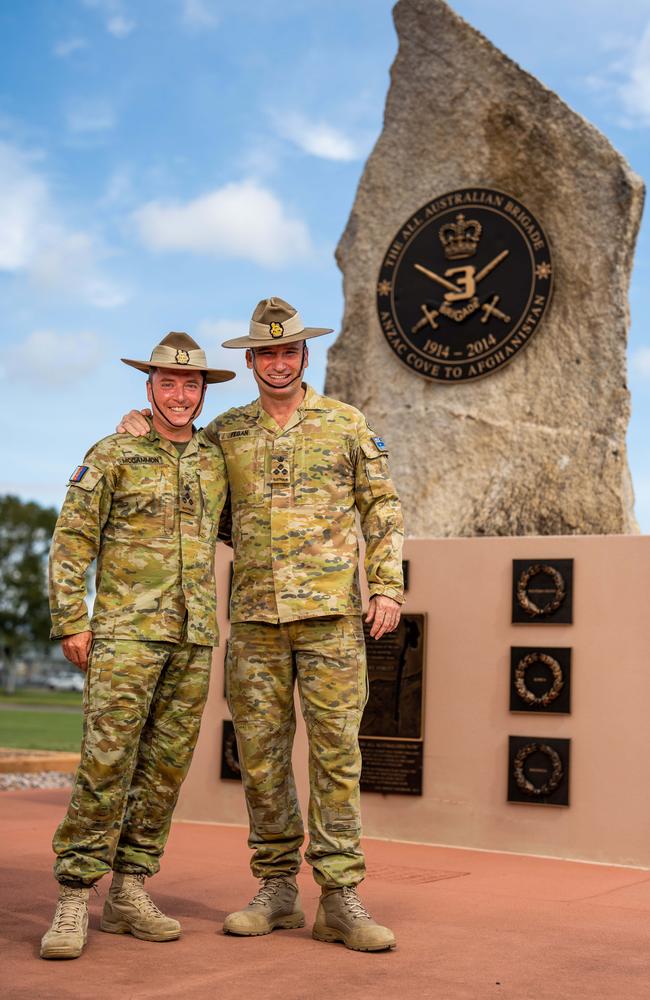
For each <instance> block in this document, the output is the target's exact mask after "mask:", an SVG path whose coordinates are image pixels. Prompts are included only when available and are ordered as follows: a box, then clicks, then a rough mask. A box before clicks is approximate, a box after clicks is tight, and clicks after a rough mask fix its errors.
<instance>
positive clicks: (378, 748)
mask: <svg viewBox="0 0 650 1000" xmlns="http://www.w3.org/2000/svg"><path fill="white" fill-rule="evenodd" d="M380 641H381V640H380ZM359 746H360V747H361V756H362V758H363V768H362V771H361V791H362V792H383V793H384V794H388V793H390V794H391V795H422V753H423V745H422V740H382V739H378V738H377V737H375V738H372V739H364V738H363V737H361V738H360V739H359Z"/></svg>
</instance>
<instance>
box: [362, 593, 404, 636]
mask: <svg viewBox="0 0 650 1000" xmlns="http://www.w3.org/2000/svg"><path fill="white" fill-rule="evenodd" d="M401 613H402V606H401V604H398V603H397V601H394V600H393V599H392V597H384V596H383V594H377V596H376V597H371V598H370V602H369V604H368V614H367V615H366V621H367V622H372V628H371V629H370V635H371V636H372V638H373V639H381V637H382V635H386V633H387V632H394V631H395V629H396V628H397V626H398V625H399V619H400V615H401Z"/></svg>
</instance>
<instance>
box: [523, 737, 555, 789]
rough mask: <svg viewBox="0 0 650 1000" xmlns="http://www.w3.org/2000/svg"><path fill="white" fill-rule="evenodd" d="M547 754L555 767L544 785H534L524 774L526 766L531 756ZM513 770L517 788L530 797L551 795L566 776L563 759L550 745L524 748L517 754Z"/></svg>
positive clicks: (531, 745) (528, 745)
mask: <svg viewBox="0 0 650 1000" xmlns="http://www.w3.org/2000/svg"><path fill="white" fill-rule="evenodd" d="M537 752H539V753H543V754H545V755H546V756H547V757H548V758H549V760H550V762H551V765H552V767H553V770H552V772H551V776H550V778H549V779H548V780H547V781H545V782H544V784H543V785H539V787H538V786H537V785H534V784H533V783H532V781H530V780H529V779H528V778H527V777H526V774H525V772H524V765H525V763H526V761H527V760H528V758H529V757H530V756H531V754H534V753H537ZM513 770H514V775H515V781H516V782H517V786H518V787H519V788H520V789H521V790H522V792H526V793H527V794H528V795H534V796H541V795H550V794H551V792H554V791H555V789H556V788H557V787H558V785H559V784H560V782H561V781H562V778H563V776H564V768H563V767H562V759H561V757H560V755H559V753H558V752H557V750H554V749H553V747H550V746H549V745H548V743H528V744H526V746H525V747H522V748H521V749H520V750H518V751H517V753H516V754H515V759H514V761H513Z"/></svg>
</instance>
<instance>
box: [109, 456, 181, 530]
mask: <svg viewBox="0 0 650 1000" xmlns="http://www.w3.org/2000/svg"><path fill="white" fill-rule="evenodd" d="M173 530H174V501H173V495H172V492H171V483H168V482H167V479H166V477H165V474H164V473H163V472H162V471H157V472H156V473H155V474H152V473H151V472H147V473H146V475H140V476H138V475H137V474H131V475H123V476H122V477H121V479H120V482H119V483H118V485H117V488H116V489H115V491H114V493H113V502H112V505H111V512H110V515H109V519H108V523H107V525H106V528H105V533H106V536H107V537H108V538H110V537H112V538H115V539H118V538H124V539H133V538H140V539H142V538H160V537H162V536H165V535H171V534H172V532H173Z"/></svg>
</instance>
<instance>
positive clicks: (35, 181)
mask: <svg viewBox="0 0 650 1000" xmlns="http://www.w3.org/2000/svg"><path fill="white" fill-rule="evenodd" d="M37 163H38V159H37V157H35V156H33V155H31V156H30V155H29V154H28V153H25V152H24V151H23V150H20V149H18V148H17V147H16V146H14V145H12V144H10V143H7V142H0V218H2V220H3V229H2V240H0V271H5V272H9V273H11V274H21V273H22V274H25V275H26V276H27V277H28V278H29V280H30V281H32V282H33V283H34V284H35V285H36V286H37V287H38V288H39V289H41V290H47V291H49V292H54V293H56V294H62V295H63V296H65V297H67V298H70V299H72V300H80V301H84V302H89V303H90V304H91V305H95V306H98V307H100V308H109V307H112V306H116V305H120V304H121V303H123V302H124V301H126V295H125V293H124V291H123V290H122V289H120V288H119V287H118V286H117V285H116V284H115V283H114V282H113V281H112V280H111V279H110V278H109V277H107V276H106V275H104V274H103V271H102V268H101V266H100V264H101V261H102V260H103V258H105V257H106V256H107V252H106V250H105V249H104V248H103V247H102V245H101V243H100V241H99V240H98V239H97V238H96V237H95V236H93V235H92V234H90V233H87V232H83V231H76V230H74V229H72V228H71V227H70V226H69V225H67V224H66V222H65V220H64V219H63V218H62V216H61V212H60V211H59V210H58V209H57V207H56V205H55V203H54V199H53V197H52V194H51V191H50V187H49V184H48V182H47V179H46V177H45V176H44V175H43V174H42V173H40V172H39V171H38V169H37Z"/></svg>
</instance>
